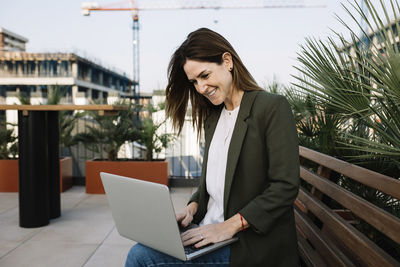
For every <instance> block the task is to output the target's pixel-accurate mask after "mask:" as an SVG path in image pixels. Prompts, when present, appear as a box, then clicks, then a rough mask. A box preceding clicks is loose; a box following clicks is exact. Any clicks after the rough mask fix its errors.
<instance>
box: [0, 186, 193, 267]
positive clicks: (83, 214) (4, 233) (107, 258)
mask: <svg viewBox="0 0 400 267" xmlns="http://www.w3.org/2000/svg"><path fill="white" fill-rule="evenodd" d="M192 191H193V189H192V188H172V189H171V193H172V194H171V197H172V201H173V203H174V207H175V210H180V209H181V208H183V207H184V205H185V204H186V203H187V201H188V199H189V198H190V195H191V193H192ZM61 209H62V215H61V217H60V218H57V219H54V220H51V221H50V224H49V225H48V226H45V227H41V228H33V229H26V228H20V227H19V226H18V216H19V215H18V194H17V193H0V266H1V267H3V266H4V267H8V266H13V267H19V266H24V267H25V266H29V267H34V266H38V267H39V266H40V267H47V266H57V267H61V266H74V267H75V266H85V267H89V266H96V267H102V266H107V267H108V266H123V265H124V262H125V257H126V255H127V253H128V251H129V249H130V247H131V246H132V245H133V244H134V242H133V241H130V240H128V239H125V238H123V237H121V236H119V234H118V232H117V231H116V229H115V225H114V221H113V219H112V216H111V211H110V209H109V207H108V203H107V199H106V197H105V195H88V194H86V193H85V188H84V187H80V186H76V187H73V188H72V189H70V190H68V191H66V192H65V193H62V194H61Z"/></svg>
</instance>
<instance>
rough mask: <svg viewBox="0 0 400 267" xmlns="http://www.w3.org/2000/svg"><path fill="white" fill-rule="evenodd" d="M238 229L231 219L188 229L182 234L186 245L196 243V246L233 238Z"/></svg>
mask: <svg viewBox="0 0 400 267" xmlns="http://www.w3.org/2000/svg"><path fill="white" fill-rule="evenodd" d="M236 233H237V231H236V230H235V227H234V225H232V224H231V223H229V221H224V222H222V223H217V224H208V225H203V226H200V227H197V228H194V229H190V230H187V231H186V232H184V233H183V234H182V235H181V238H182V242H183V245H184V246H188V245H192V244H195V247H196V248H199V247H202V246H205V245H208V244H210V243H217V242H221V241H224V240H227V239H230V238H232V237H233V236H234V235H235V234H236Z"/></svg>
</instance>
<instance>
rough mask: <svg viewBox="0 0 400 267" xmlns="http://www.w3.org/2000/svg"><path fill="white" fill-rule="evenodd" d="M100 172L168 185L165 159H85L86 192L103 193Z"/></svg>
mask: <svg viewBox="0 0 400 267" xmlns="http://www.w3.org/2000/svg"><path fill="white" fill-rule="evenodd" d="M100 172H108V173H112V174H117V175H122V176H127V177H132V178H136V179H141V180H144V181H149V182H154V183H159V184H165V185H168V162H166V161H86V193H88V194H104V188H103V184H102V182H101V179H100Z"/></svg>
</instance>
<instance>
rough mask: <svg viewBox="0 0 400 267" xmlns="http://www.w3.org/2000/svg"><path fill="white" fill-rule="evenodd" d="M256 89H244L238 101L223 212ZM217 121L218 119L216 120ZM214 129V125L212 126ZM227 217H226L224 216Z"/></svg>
mask: <svg viewBox="0 0 400 267" xmlns="http://www.w3.org/2000/svg"><path fill="white" fill-rule="evenodd" d="M257 94H258V91H245V92H244V94H243V98H242V101H241V103H240V109H239V114H238V117H237V119H236V124H235V128H234V130H233V133H232V139H231V144H230V145H229V150H228V159H227V163H226V174H225V189H224V214H225V215H226V213H225V211H226V210H227V205H228V199H229V193H230V191H231V186H232V182H233V175H234V174H235V170H236V165H237V161H238V159H239V155H240V151H241V149H242V144H243V140H244V137H245V136H246V132H247V123H246V119H247V118H248V117H249V115H250V111H251V107H252V106H253V102H254V99H255V97H256V95H257ZM217 121H218V120H217ZM214 130H215V127H214ZM225 219H227V218H225Z"/></svg>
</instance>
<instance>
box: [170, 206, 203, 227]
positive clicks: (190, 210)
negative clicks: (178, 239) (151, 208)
mask: <svg viewBox="0 0 400 267" xmlns="http://www.w3.org/2000/svg"><path fill="white" fill-rule="evenodd" d="M197 207H198V204H197V202H191V203H190V204H189V205H187V206H186V207H185V208H184V209H183V211H181V212H179V213H176V214H175V216H176V221H177V222H180V223H181V225H182V226H183V227H187V226H188V225H189V224H190V223H191V222H192V221H193V216H194V215H195V214H196V212H197Z"/></svg>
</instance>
